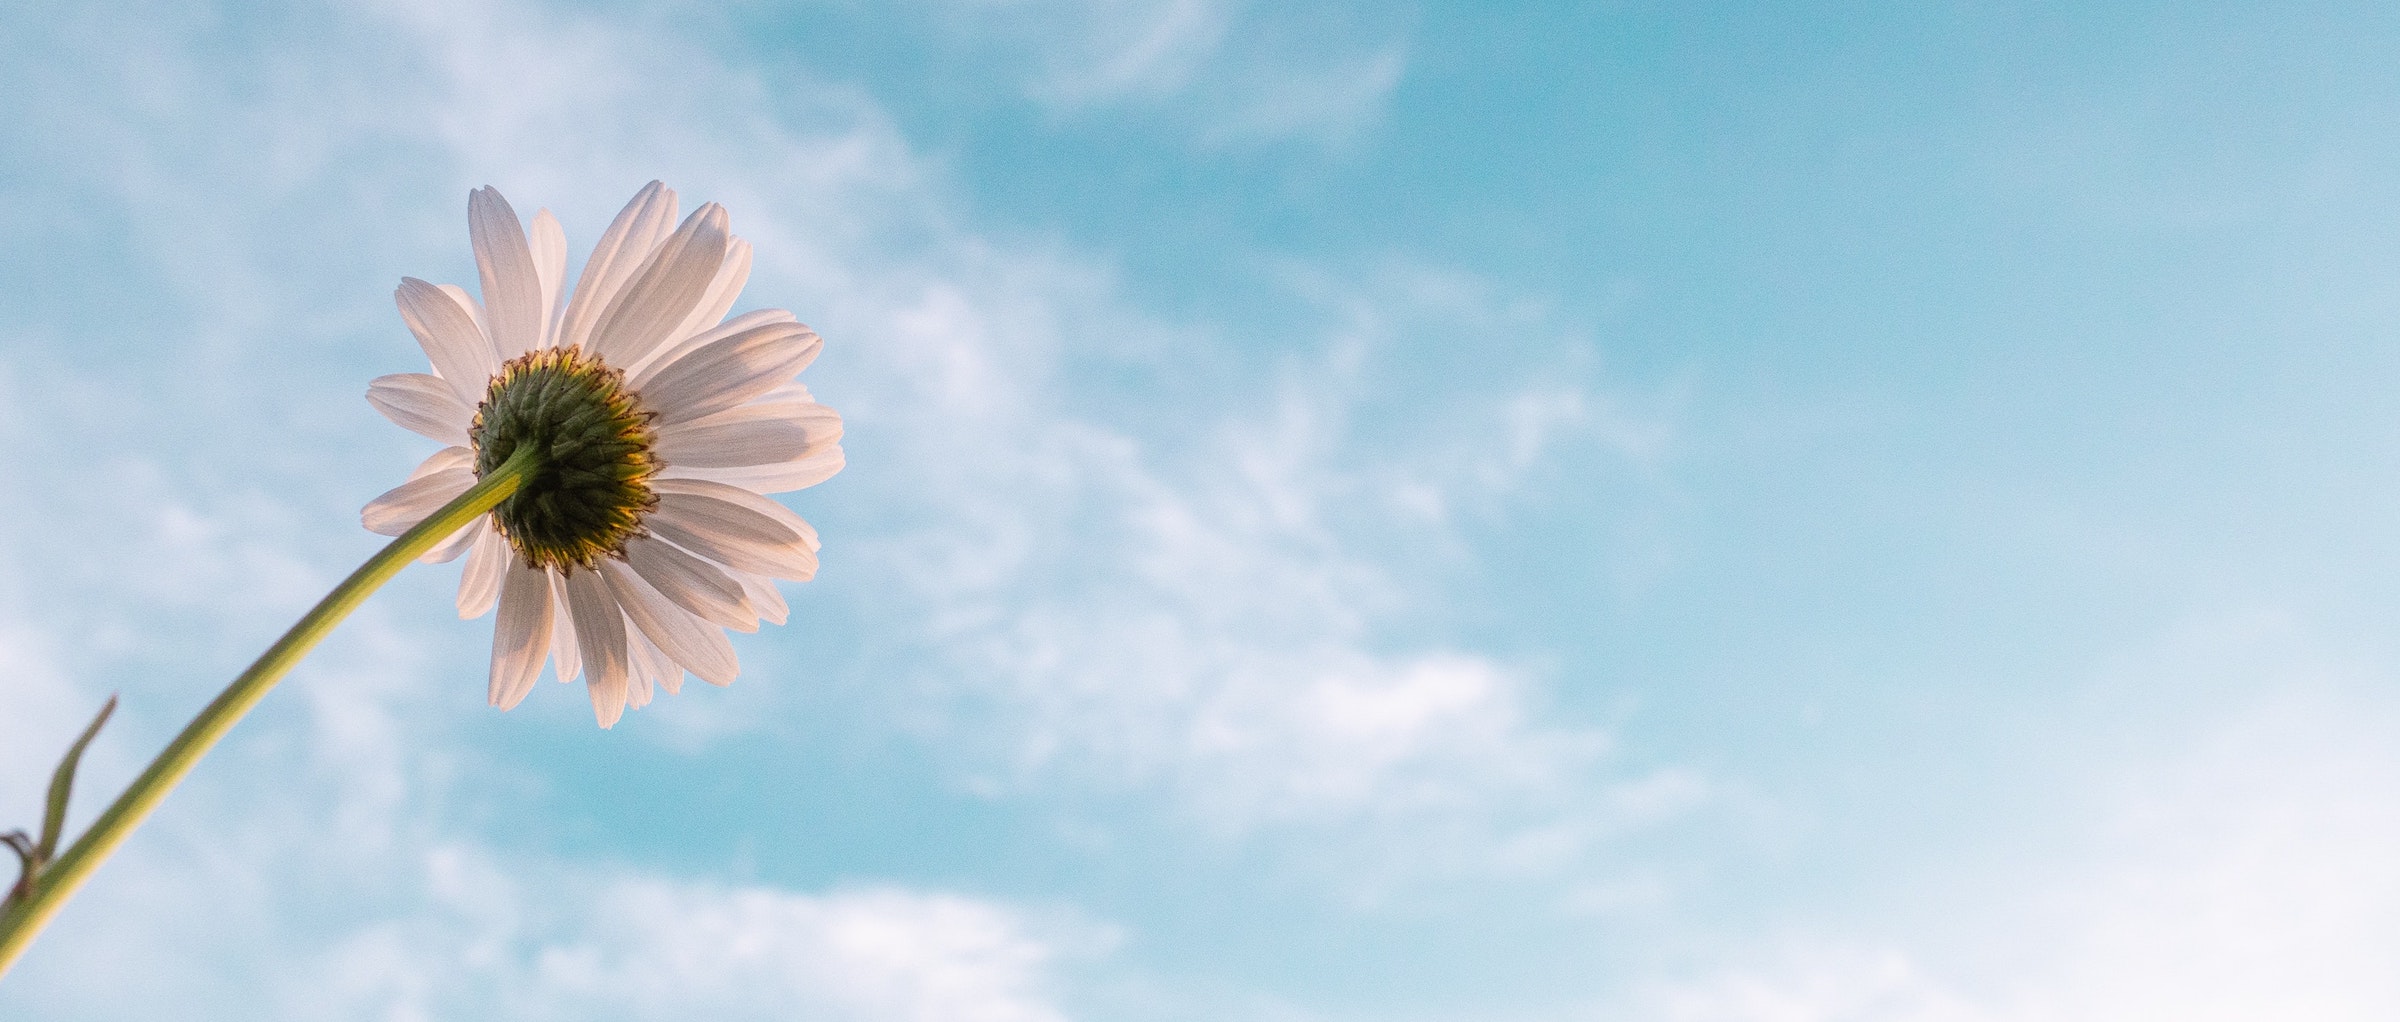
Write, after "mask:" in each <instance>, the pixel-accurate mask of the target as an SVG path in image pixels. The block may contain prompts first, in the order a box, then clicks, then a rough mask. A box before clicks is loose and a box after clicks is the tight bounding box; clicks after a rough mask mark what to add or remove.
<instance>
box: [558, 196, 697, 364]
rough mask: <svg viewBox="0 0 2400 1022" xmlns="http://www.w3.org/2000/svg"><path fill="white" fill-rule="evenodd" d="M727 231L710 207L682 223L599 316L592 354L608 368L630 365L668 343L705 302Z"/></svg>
mask: <svg viewBox="0 0 2400 1022" xmlns="http://www.w3.org/2000/svg"><path fill="white" fill-rule="evenodd" d="M725 228H726V217H725V207H723V206H719V205H717V204H716V203H713V202H712V203H709V204H707V205H705V206H702V207H700V208H699V209H696V210H693V211H692V215H691V216H689V217H686V218H684V221H683V226H681V227H678V228H676V229H675V233H674V234H673V235H672V236H670V237H668V238H667V240H666V241H665V242H664V243H662V244H660V245H659V246H658V251H656V252H652V253H650V260H649V261H648V262H646V263H644V264H642V269H641V272H640V273H637V274H635V275H634V278H633V280H632V281H631V282H630V283H627V284H626V285H625V290H624V292H623V293H621V294H619V295H618V296H617V297H616V299H615V300H614V301H611V302H609V304H608V311H607V312H604V313H602V314H601V315H600V322H599V323H598V324H596V325H595V326H593V327H592V339H591V342H590V344H589V345H588V346H589V347H590V348H591V350H592V353H593V354H596V355H598V356H600V358H601V359H602V360H604V361H606V362H608V363H609V364H611V365H619V366H623V365H632V364H634V363H636V362H638V361H640V360H641V359H642V358H643V357H644V356H647V355H649V354H650V353H651V352H652V351H654V350H656V349H657V348H658V346H659V345H660V344H662V343H664V342H666V341H668V340H671V338H669V337H668V336H667V332H668V331H670V330H673V329H675V327H676V326H677V325H679V324H681V323H682V322H683V320H684V317H686V316H689V315H691V314H692V310H693V309H694V308H696V307H698V306H699V304H700V300H701V299H702V298H705V297H707V295H708V285H709V283H710V282H711V281H712V280H714V279H715V278H716V275H717V268H718V267H719V266H721V265H723V264H724V262H725V241H726V234H725Z"/></svg>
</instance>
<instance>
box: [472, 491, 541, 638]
mask: <svg viewBox="0 0 2400 1022" xmlns="http://www.w3.org/2000/svg"><path fill="white" fill-rule="evenodd" d="M467 531H469V532H472V533H474V534H475V547H474V549H472V550H469V551H468V552H467V567H466V570H465V571H463V572H460V573H459V576H458V616H459V617H460V618H462V619H463V618H471V617H482V616H483V614H484V612H485V611H488V610H490V609H492V602H493V601H495V600H498V599H499V598H500V577H501V575H502V574H503V573H505V572H506V571H507V570H508V566H509V564H510V562H513V561H515V560H516V559H517V557H516V553H515V551H512V550H510V549H509V547H508V541H507V540H505V539H502V538H500V530H498V529H495V528H493V527H492V520H491V518H490V516H488V515H487V516H485V517H483V518H479V519H476V521H475V524H473V525H470V526H468V527H467ZM534 666H535V667H536V668H539V667H540V666H541V665H540V664H535V665H534Z"/></svg>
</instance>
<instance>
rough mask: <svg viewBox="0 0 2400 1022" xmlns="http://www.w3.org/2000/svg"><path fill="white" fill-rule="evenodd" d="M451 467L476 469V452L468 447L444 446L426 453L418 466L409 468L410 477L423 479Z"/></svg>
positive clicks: (466, 469) (471, 470)
mask: <svg viewBox="0 0 2400 1022" xmlns="http://www.w3.org/2000/svg"><path fill="white" fill-rule="evenodd" d="M451 469H463V470H465V471H468V472H473V471H474V470H475V452H474V451H473V450H472V449H470V448H466V447H444V448H442V449H441V450H438V451H435V452H433V453H432V454H429V455H426V456H425V460H423V461H420V462H418V463H417V467H416V468H414V469H411V470H409V473H408V477H409V478H410V479H423V478H425V477H426V476H429V475H432V474H434V473H436V472H447V471H450V470H451Z"/></svg>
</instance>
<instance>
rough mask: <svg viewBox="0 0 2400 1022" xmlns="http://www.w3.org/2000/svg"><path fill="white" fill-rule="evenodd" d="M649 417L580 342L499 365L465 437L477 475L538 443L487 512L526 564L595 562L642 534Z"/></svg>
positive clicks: (650, 461) (649, 505) (562, 566)
mask: <svg viewBox="0 0 2400 1022" xmlns="http://www.w3.org/2000/svg"><path fill="white" fill-rule="evenodd" d="M653 418H655V416H654V415H653V414H652V413H651V412H650V411H648V410H645V409H644V408H643V407H642V406H641V403H640V402H639V401H638V400H637V399H636V398H635V396H634V393H633V391H632V390H631V389H629V388H628V387H627V386H626V385H625V373H624V371H623V370H620V369H617V368H614V367H612V366H610V365H608V364H607V363H605V362H602V361H601V360H600V359H599V358H598V357H596V356H592V355H588V354H585V353H584V352H583V350H582V349H580V348H542V349H538V350H535V351H532V352H528V353H526V354H523V355H520V356H517V357H516V358H513V359H510V360H508V361H507V362H506V363H504V364H503V365H502V366H501V368H500V374H499V375H498V376H495V377H493V378H492V385H491V388H490V389H489V390H488V391H486V392H485V395H484V399H483V402H482V404H480V405H478V406H477V407H476V409H475V422H474V425H473V426H472V427H471V428H470V429H469V430H468V437H469V438H470V439H471V440H472V441H473V442H474V447H475V474H476V475H477V476H479V477H480V476H482V475H483V474H484V473H487V472H490V471H492V470H494V469H496V468H498V467H500V464H501V463H502V462H505V461H507V460H508V457H509V455H511V454H514V453H516V451H517V448H519V447H521V446H524V445H526V444H532V445H534V446H535V447H536V449H538V450H539V451H541V452H542V457H541V461H540V467H539V468H538V469H536V470H535V472H534V474H533V475H532V477H530V478H529V479H527V480H526V482H525V485H524V486H523V488H521V489H519V490H518V491H517V492H516V493H515V494H514V495H513V496H510V497H509V498H508V499H507V500H505V501H502V502H501V504H500V506H499V507H497V508H495V509H493V512H492V517H493V519H494V521H495V522H496V524H498V526H499V528H500V533H501V535H503V536H505V537H507V539H508V542H509V545H510V546H512V547H514V548H516V551H517V555H518V556H519V557H521V558H523V559H524V561H525V564H526V566H527V567H547V568H556V569H558V570H560V571H562V572H566V571H572V570H574V569H576V568H596V567H598V565H599V563H600V559H601V558H603V557H606V556H609V555H611V554H617V555H622V554H623V553H624V551H625V544H626V542H627V541H629V540H632V539H633V538H634V537H636V536H639V535H641V533H642V518H643V516H645V515H648V514H649V513H650V512H651V511H653V510H655V509H656V508H657V507H658V495H657V494H655V493H653V492H651V489H650V477H651V476H652V475H655V474H656V473H657V472H658V470H659V468H660V464H659V460H658V457H657V455H656V454H654V453H653V450H652V448H653V447H654V445H655V443H656V441H657V435H656V433H655V432H654V431H653V430H652V428H651V420H652V419H653Z"/></svg>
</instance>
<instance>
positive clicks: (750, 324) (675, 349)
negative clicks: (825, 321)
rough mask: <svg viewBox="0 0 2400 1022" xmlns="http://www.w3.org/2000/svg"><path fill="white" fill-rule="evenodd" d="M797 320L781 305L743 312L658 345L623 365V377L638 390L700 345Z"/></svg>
mask: <svg viewBox="0 0 2400 1022" xmlns="http://www.w3.org/2000/svg"><path fill="white" fill-rule="evenodd" d="M798 322H800V317H798V316H794V315H792V314H791V313H790V312H787V311H785V310H782V309H757V310H754V311H751V312H745V313H742V314H741V315H739V316H735V317H733V318H732V319H729V320H726V321H725V322H722V323H719V324H717V325H716V326H714V327H711V328H709V329H707V330H704V331H701V332H700V333H697V334H693V335H691V336H690V337H686V338H683V339H682V340H679V341H676V342H674V343H673V344H667V345H662V346H661V347H660V348H659V349H658V350H657V351H654V352H652V353H651V354H650V357H649V358H646V359H643V360H642V361H641V362H640V363H638V364H636V365H634V366H633V367H632V368H630V369H627V370H626V371H625V379H626V380H627V381H629V382H631V383H632V384H633V387H634V389H635V390H640V389H641V388H642V386H643V385H644V384H646V383H648V382H649V381H650V378H651V377H653V376H656V375H658V373H659V371H660V370H662V369H665V368H666V367H668V366H671V365H674V364H675V361H676V360H677V359H680V358H682V357H683V356H684V355H685V354H686V353H688V352H691V351H695V350H697V349H699V348H701V347H702V346H704V345H709V344H714V343H716V342H718V341H721V340H724V339H725V338H728V337H731V336H733V335H735V334H738V333H741V332H743V331H746V330H755V329H758V328H759V327H762V326H766V325H767V324H769V323H798ZM803 329H805V327H804V328H803Z"/></svg>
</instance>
